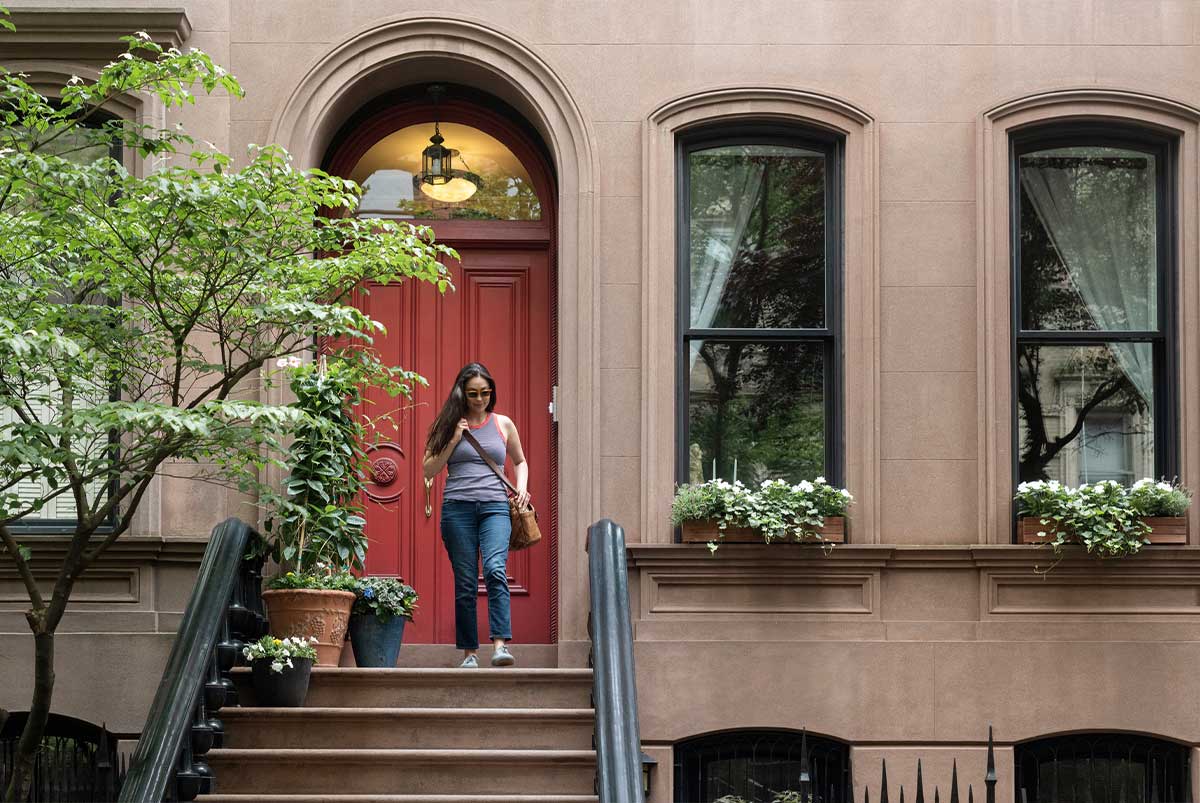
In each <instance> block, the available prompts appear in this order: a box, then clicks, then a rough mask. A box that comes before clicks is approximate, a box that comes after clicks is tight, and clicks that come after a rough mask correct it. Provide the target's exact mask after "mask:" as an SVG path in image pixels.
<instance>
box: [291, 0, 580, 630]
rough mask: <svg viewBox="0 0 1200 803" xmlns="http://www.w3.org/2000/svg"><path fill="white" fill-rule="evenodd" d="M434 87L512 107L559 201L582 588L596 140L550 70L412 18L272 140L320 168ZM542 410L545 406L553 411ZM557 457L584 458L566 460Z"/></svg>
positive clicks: (305, 89) (562, 324)
mask: <svg viewBox="0 0 1200 803" xmlns="http://www.w3.org/2000/svg"><path fill="white" fill-rule="evenodd" d="M432 80H440V81H449V82H454V83H461V84H464V85H468V86H471V87H474V88H476V89H480V90H483V91H486V92H489V93H491V94H493V95H495V96H497V97H499V98H500V99H502V100H504V101H505V102H507V103H508V104H509V105H511V106H512V107H513V108H515V109H516V110H517V111H518V112H519V113H520V114H522V115H523V116H524V117H525V119H526V120H527V121H528V122H529V123H530V124H531V125H533V127H534V128H535V129H537V130H538V132H539V133H540V134H541V136H542V138H543V140H544V141H545V142H546V144H547V146H548V147H549V149H550V156H551V160H552V162H553V165H554V169H555V173H556V175H555V180H556V184H557V192H558V223H557V226H558V229H557V231H556V234H555V249H554V254H553V255H554V262H555V269H556V272H557V277H558V289H557V305H558V306H557V309H558V316H557V318H558V352H557V360H558V386H559V395H558V411H559V413H558V422H559V423H558V458H557V459H558V460H559V463H560V470H559V472H558V477H559V480H558V485H559V493H558V501H559V507H558V521H557V533H558V539H559V545H560V548H559V550H558V566H557V571H558V582H559V585H560V587H564V588H576V587H578V586H579V584H580V583H583V584H586V582H587V577H586V561H583V560H582V559H581V557H580V556H582V555H583V552H584V544H583V539H584V536H585V534H586V532H587V526H588V525H589V524H590V523H591V521H592V518H593V517H594V515H595V514H596V513H597V496H598V494H597V491H596V487H597V481H596V480H597V477H598V471H599V458H598V457H597V454H598V453H599V451H600V450H599V449H596V448H594V446H595V439H594V433H595V432H596V431H597V430H598V417H599V413H598V411H597V410H595V409H593V405H592V403H591V402H592V399H593V398H594V391H595V374H596V364H595V356H594V353H593V352H594V350H593V332H594V314H593V297H594V292H595V291H594V282H595V278H594V277H595V270H594V265H593V259H594V256H593V255H594V243H593V236H594V234H593V232H594V211H593V209H594V181H595V175H596V170H595V158H596V157H595V153H596V149H595V146H594V142H595V137H594V135H593V132H592V131H591V128H590V126H589V124H588V122H587V120H586V119H585V118H584V116H583V114H582V113H581V112H580V109H579V107H578V104H576V102H575V100H574V98H573V97H572V95H571V93H570V91H569V90H568V88H567V86H566V84H565V83H564V82H563V81H562V79H561V78H560V77H559V76H558V74H557V73H556V72H555V71H554V69H553V68H552V67H551V66H550V65H549V64H548V63H547V62H546V61H545V60H544V59H543V58H542V57H541V56H539V55H538V54H537V53H535V52H534V51H533V50H532V49H531V48H530V47H528V46H526V45H525V44H523V43H521V42H520V41H518V40H517V39H516V38H515V37H513V36H511V35H509V34H507V33H503V32H501V31H498V30H496V29H494V28H492V27H489V26H488V25H485V24H483V23H481V22H478V21H475V20H471V19H466V18H461V17H460V18H454V17H446V16H444V15H441V14H439V16H437V17H432V16H429V15H422V14H408V15H401V16H397V17H393V18H390V19H385V20H382V21H377V22H374V23H372V24H371V25H370V26H369V27H366V28H363V29H361V30H359V31H358V32H356V33H354V34H352V35H350V36H349V37H348V38H346V39H345V40H343V41H342V42H341V43H340V44H337V45H335V46H334V47H333V48H332V49H331V50H330V51H328V52H327V53H326V54H325V55H323V56H321V57H320V58H319V59H318V60H317V61H316V62H315V63H314V64H313V65H312V66H311V67H310V68H309V70H308V71H307V73H306V74H305V75H304V76H303V78H301V79H300V81H299V83H298V84H297V85H296V87H295V89H293V90H292V92H291V93H290V94H289V95H288V97H287V99H286V100H285V101H284V102H283V103H282V104H281V106H280V107H279V109H278V110H277V112H276V114H275V116H274V118H273V121H272V124H271V128H270V137H269V140H268V141H270V142H275V143H278V144H280V145H282V146H283V147H285V148H287V150H288V151H289V152H290V153H291V154H292V157H293V159H294V160H295V163H296V164H297V165H298V166H300V167H314V166H318V165H320V164H321V162H322V159H323V157H324V154H325V152H326V150H327V148H328V146H329V143H330V141H331V140H332V138H333V136H334V135H335V133H336V132H337V131H338V129H339V128H340V127H341V125H342V124H343V123H344V122H345V120H347V119H348V118H349V116H350V115H351V114H353V113H354V112H355V111H357V110H358V109H359V108H361V107H362V106H363V105H364V104H365V103H366V102H368V101H370V100H371V99H373V98H375V97H377V96H378V95H380V94H382V93H384V92H386V91H389V90H392V89H396V88H399V87H403V86H410V85H413V84H419V83H424V82H427V81H432ZM548 401H549V400H547V402H548ZM563 455H568V456H578V455H588V456H589V457H588V458H586V459H584V458H578V459H575V458H574V457H572V459H570V460H564V459H563V457H562V456H563ZM559 600H560V601H559V605H560V611H559V621H560V623H561V625H560V633H559V638H560V640H561V641H582V640H584V639H586V637H587V635H586V609H585V608H582V609H580V608H578V602H577V601H576V600H574V599H573V598H572V597H571V596H570V595H563V596H560V597H559Z"/></svg>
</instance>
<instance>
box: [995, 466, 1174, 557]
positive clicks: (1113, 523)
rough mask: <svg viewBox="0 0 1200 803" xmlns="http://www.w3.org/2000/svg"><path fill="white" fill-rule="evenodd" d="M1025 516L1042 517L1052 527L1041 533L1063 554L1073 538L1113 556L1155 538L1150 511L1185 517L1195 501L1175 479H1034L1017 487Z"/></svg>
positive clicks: (1020, 511)
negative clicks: (1126, 482)
mask: <svg viewBox="0 0 1200 803" xmlns="http://www.w3.org/2000/svg"><path fill="white" fill-rule="evenodd" d="M1013 501H1014V502H1016V504H1017V513H1018V515H1020V516H1028V517H1032V518H1036V519H1037V520H1038V522H1039V523H1040V524H1041V525H1042V526H1043V527H1045V528H1046V529H1045V530H1043V531H1041V532H1039V535H1040V536H1042V537H1047V538H1049V539H1050V540H1048V541H1047V542H1046V543H1048V544H1049V545H1050V546H1051V547H1052V548H1053V549H1054V551H1055V553H1056V554H1057V553H1060V552H1061V550H1062V547H1063V546H1064V545H1065V544H1068V543H1079V544H1081V545H1083V547H1084V549H1086V550H1087V551H1088V552H1089V553H1091V554H1094V555H1098V556H1100V557H1106V558H1112V557H1122V556H1125V555H1133V554H1135V553H1137V552H1138V551H1139V550H1141V548H1142V546H1143V545H1145V544H1148V543H1150V541H1149V539H1148V538H1147V537H1146V535H1147V534H1148V533H1149V532H1150V527H1149V525H1147V524H1146V523H1145V522H1144V521H1143V520H1142V519H1143V518H1144V517H1150V516H1182V515H1183V514H1184V513H1186V512H1187V508H1188V505H1189V504H1190V503H1191V492H1190V491H1189V490H1188V489H1187V488H1184V487H1183V486H1181V485H1179V484H1178V483H1171V482H1156V481H1154V480H1152V479H1142V480H1138V481H1137V482H1136V483H1134V484H1133V486H1132V487H1128V488H1127V487H1125V486H1124V485H1122V484H1121V483H1119V482H1116V481H1114V480H1102V481H1100V482H1096V483H1087V484H1084V485H1080V486H1078V487H1071V486H1069V485H1063V484H1062V483H1060V482H1058V481H1057V480H1034V481H1031V482H1023V483H1021V484H1020V485H1018V486H1017V492H1016V494H1015V495H1014V496H1013Z"/></svg>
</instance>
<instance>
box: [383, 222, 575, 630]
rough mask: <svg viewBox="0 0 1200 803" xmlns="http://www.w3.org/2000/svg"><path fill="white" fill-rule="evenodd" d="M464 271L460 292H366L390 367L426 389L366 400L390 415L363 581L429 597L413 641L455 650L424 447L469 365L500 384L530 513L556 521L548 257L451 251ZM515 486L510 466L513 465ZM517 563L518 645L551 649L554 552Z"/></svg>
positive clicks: (448, 580)
mask: <svg viewBox="0 0 1200 803" xmlns="http://www.w3.org/2000/svg"><path fill="white" fill-rule="evenodd" d="M451 244H452V245H455V248H456V250H457V251H458V253H459V256H460V260H461V261H460V262H454V263H449V264H448V266H449V267H450V270H451V273H452V275H453V280H454V284H455V287H456V288H457V289H456V291H454V292H448V293H447V294H446V295H445V296H439V295H438V294H437V292H436V291H435V290H434V289H433V288H431V287H428V286H425V285H417V284H415V283H412V282H406V283H403V284H399V285H389V286H373V287H369V288H366V290H367V293H366V294H364V296H363V299H362V307H363V309H364V310H365V311H366V312H367V313H368V314H369V315H371V317H373V318H374V319H376V320H378V321H380V322H382V323H383V324H384V325H385V326H386V327H387V333H386V334H385V335H384V336H382V337H379V338H377V340H376V345H377V347H378V348H379V349H380V354H381V356H382V358H383V359H384V360H385V361H387V362H388V363H389V364H393V365H396V364H398V365H403V366H404V367H405V368H408V369H410V370H415V371H417V372H418V373H419V374H421V375H422V376H424V377H425V378H426V379H428V380H429V386H428V387H424V388H417V390H416V392H415V394H414V396H413V397H412V399H408V400H406V399H400V400H392V399H388V398H387V396H386V394H383V393H381V392H378V391H370V390H369V391H368V393H367V397H368V399H369V401H371V402H373V404H371V405H369V406H368V412H367V415H369V416H372V417H376V416H380V415H382V414H384V413H389V412H390V413H393V416H392V419H391V420H385V421H380V422H379V424H378V432H379V438H378V441H379V442H378V443H377V444H376V445H375V446H374V447H373V448H372V450H371V453H370V458H371V476H370V478H369V479H370V482H369V483H368V488H367V493H366V496H367V511H366V518H367V526H366V532H367V537H368V539H369V540H370V546H369V548H368V551H367V571H368V572H369V573H371V574H386V575H399V576H402V577H404V578H405V580H406V581H407V582H409V583H411V584H412V585H413V586H414V587H416V589H417V592H418V593H419V594H420V595H421V602H420V607H419V610H418V613H417V616H416V619H415V620H414V622H413V623H412V625H410V626H409V627H408V628H406V629H405V641H407V642H413V643H453V642H454V586H453V575H452V572H451V569H450V562H449V559H448V558H447V557H446V554H445V549H444V548H443V547H442V544H441V536H440V533H439V530H438V516H439V512H440V507H441V492H442V487H443V484H444V478H445V472H442V473H441V474H440V475H439V476H438V477H437V478H436V480H435V482H434V486H433V489H432V494H431V503H432V510H431V515H429V516H426V512H425V510H426V505H425V488H424V483H423V477H422V471H421V459H422V456H423V454H424V444H425V436H426V434H427V432H428V429H429V426H430V424H431V423H432V422H433V419H434V417H436V415H437V413H438V411H439V410H440V409H441V405H442V403H443V401H445V397H446V394H447V393H448V391H449V389H450V387H451V384H452V383H453V382H454V379H455V377H456V376H457V375H458V371H459V369H461V368H462V366H463V365H465V364H466V363H468V362H471V361H478V362H481V363H483V364H484V365H485V366H487V368H488V370H489V371H490V372H491V374H492V376H493V377H494V378H495V380H496V390H497V402H496V412H499V413H502V414H504V415H507V416H509V417H510V418H512V419H513V421H514V422H515V423H516V425H517V429H518V431H519V432H520V435H521V441H522V444H523V446H524V450H525V456H526V459H527V460H528V462H529V466H530V476H529V488H530V492H531V493H532V495H533V501H534V505H535V506H537V505H539V504H540V505H541V506H542V507H544V508H545V509H547V510H548V507H549V494H550V472H551V469H552V460H553V455H552V454H551V451H550V434H551V432H550V427H551V422H550V416H549V413H548V412H547V403H548V402H549V399H550V368H551V363H550V359H551V354H550V281H549V279H550V277H549V270H550V260H549V257H548V252H547V249H546V248H545V247H538V248H480V247H473V246H470V245H464V244H454V243H451ZM506 470H507V472H508V474H509V476H510V478H512V477H514V476H515V475H514V474H513V471H512V464H511V462H509V463H507V464H506ZM540 524H541V526H542V532H543V534H544V535H545V536H546V537H545V539H544V540H543V541H542V543H540V544H538V545H537V546H536V547H533V548H532V549H529V550H525V551H522V552H517V553H513V554H511V555H510V556H509V564H508V573H509V587H510V590H511V593H512V616H513V636H514V640H516V641H518V642H524V643H549V642H550V618H551V617H550V605H551V602H552V595H551V588H550V559H549V556H550V543H551V539H553V538H554V537H555V534H554V533H553V523H552V522H551V521H549V517H548V516H543V518H542V520H541V521H540ZM479 595H480V599H479V604H478V611H479V617H478V619H479V633H480V638H481V640H485V641H486V639H487V636H488V629H487V606H486V593H485V590H484V586H483V583H482V579H481V581H480V583H479Z"/></svg>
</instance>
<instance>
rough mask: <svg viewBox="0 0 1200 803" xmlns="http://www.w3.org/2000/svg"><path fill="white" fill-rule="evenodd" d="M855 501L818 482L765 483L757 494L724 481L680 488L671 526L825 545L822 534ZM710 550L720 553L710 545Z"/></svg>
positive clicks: (769, 481)
mask: <svg viewBox="0 0 1200 803" xmlns="http://www.w3.org/2000/svg"><path fill="white" fill-rule="evenodd" d="M852 501H854V498H853V497H852V496H851V495H850V492H849V491H847V490H846V489H845V488H837V487H835V486H833V485H830V484H829V483H828V482H826V480H825V478H824V477H817V478H816V479H815V480H813V481H812V482H809V481H808V480H801V481H800V482H798V483H796V484H792V483H789V482H786V481H785V480H764V481H763V482H762V483H761V484H760V485H759V486H758V488H748V487H746V486H745V485H743V484H742V483H740V482H737V481H734V482H727V481H725V480H722V479H716V480H709V481H708V482H703V483H695V484H685V485H680V486H679V487H678V488H677V489H676V490H675V499H674V500H673V501H672V503H671V522H672V524H674V525H675V526H679V525H681V524H683V522H685V521H703V520H709V521H714V522H716V524H717V528H718V531H719V533H723V532H724V531H725V530H726V529H727V528H728V527H750V528H753V529H755V530H758V531H759V532H761V533H762V536H763V540H764V541H767V542H768V543H769V542H771V541H775V540H781V539H786V538H793V539H795V540H796V541H805V540H815V541H819V540H822V539H821V536H820V533H819V532H818V530H819V529H820V528H821V526H822V525H823V524H824V523H825V519H826V518H828V517H831V516H844V515H846V508H847V507H849V505H850V503H851V502H852ZM708 547H709V549H710V550H715V549H716V543H715V542H709V545H708Z"/></svg>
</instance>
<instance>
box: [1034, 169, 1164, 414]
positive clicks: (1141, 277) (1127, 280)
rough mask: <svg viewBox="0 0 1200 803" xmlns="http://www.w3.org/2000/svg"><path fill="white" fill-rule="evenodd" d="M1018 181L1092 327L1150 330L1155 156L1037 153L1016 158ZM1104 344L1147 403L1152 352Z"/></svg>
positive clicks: (1154, 315)
mask: <svg viewBox="0 0 1200 803" xmlns="http://www.w3.org/2000/svg"><path fill="white" fill-rule="evenodd" d="M1089 157H1092V158H1096V157H1100V158H1103V159H1105V160H1106V161H1107V160H1111V159H1120V160H1130V162H1131V164H1130V165H1129V166H1125V165H1120V166H1116V165H1111V166H1110V165H1105V166H1103V167H1101V166H1100V165H1097V164H1094V163H1092V164H1089ZM1135 161H1136V162H1138V163H1140V165H1135V164H1133V162H1135ZM1111 170H1118V171H1121V173H1120V174H1119V175H1113V174H1110V175H1108V176H1105V178H1104V180H1097V178H1098V176H1097V174H1098V172H1099V171H1111ZM1113 179H1118V180H1113ZM1021 183H1022V185H1023V186H1024V188H1025V191H1026V192H1027V193H1028V194H1029V198H1030V200H1031V201H1032V202H1033V206H1034V210H1035V211H1036V213H1037V216H1038V218H1039V219H1040V220H1041V221H1042V224H1043V225H1044V226H1045V228H1046V231H1047V233H1048V234H1049V235H1050V240H1051V242H1052V243H1053V245H1054V249H1055V251H1057V252H1058V255H1059V258H1060V259H1061V260H1062V262H1063V264H1064V265H1065V266H1066V268H1067V274H1068V276H1069V277H1070V281H1071V285H1072V287H1073V288H1074V289H1075V290H1076V292H1078V294H1079V297H1080V298H1081V299H1082V300H1083V302H1084V304H1086V305H1087V310H1088V312H1089V313H1090V314H1091V316H1092V319H1093V320H1094V321H1095V323H1096V326H1097V328H1099V329H1101V330H1109V331H1146V330H1153V329H1156V328H1157V327H1158V309H1157V295H1156V293H1157V289H1156V280H1157V265H1156V261H1157V247H1156V235H1155V224H1156V219H1157V216H1156V212H1155V170H1154V161H1153V157H1151V156H1149V155H1148V154H1144V153H1138V152H1134V151H1122V150H1116V149H1113V148H1093V149H1078V148H1071V149H1067V148H1063V149H1057V150H1049V151H1041V152H1039V153H1037V154H1036V155H1035V156H1034V157H1033V158H1032V159H1024V160H1023V161H1022V164H1021ZM1110 348H1111V349H1112V353H1113V355H1114V356H1115V357H1116V359H1117V362H1118V363H1119V364H1120V366H1121V370H1122V371H1124V372H1125V375H1126V376H1128V377H1129V381H1130V382H1131V383H1133V386H1134V387H1135V388H1136V389H1137V391H1138V393H1140V394H1141V396H1142V398H1143V399H1145V400H1146V401H1147V402H1149V401H1150V400H1151V399H1152V398H1153V392H1154V364H1153V358H1152V354H1153V350H1152V349H1149V348H1144V347H1142V348H1139V344H1135V343H1112V344H1110Z"/></svg>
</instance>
